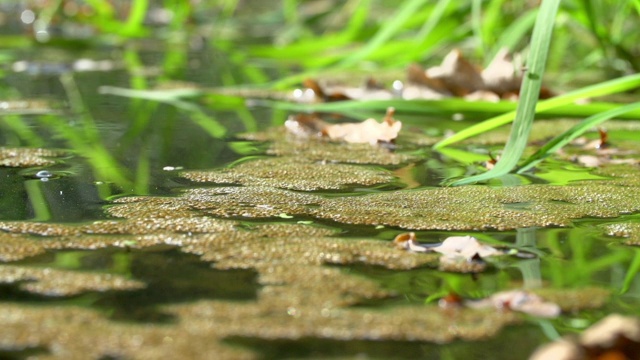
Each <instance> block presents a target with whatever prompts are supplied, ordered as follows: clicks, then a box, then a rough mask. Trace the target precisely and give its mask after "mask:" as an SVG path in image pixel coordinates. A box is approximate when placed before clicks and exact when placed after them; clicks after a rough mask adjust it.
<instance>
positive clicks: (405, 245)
mask: <svg viewBox="0 0 640 360" xmlns="http://www.w3.org/2000/svg"><path fill="white" fill-rule="evenodd" d="M393 242H394V244H395V245H396V247H398V248H400V249H403V250H407V251H411V252H425V253H426V252H437V253H440V254H442V256H441V257H440V265H439V269H440V270H441V271H452V272H462V273H478V272H482V271H484V270H485V268H486V263H485V262H484V258H486V257H489V256H496V255H504V254H505V252H504V251H501V250H498V249H496V248H493V247H491V246H489V245H484V244H482V243H480V242H479V241H478V239H476V238H474V237H472V236H450V237H448V238H446V239H445V240H444V241H443V242H442V244H440V245H436V244H430V245H423V244H420V243H418V241H417V240H416V235H415V233H413V232H410V233H403V234H400V235H398V236H396V237H395V239H394V240H393Z"/></svg>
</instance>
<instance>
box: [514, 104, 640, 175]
mask: <svg viewBox="0 0 640 360" xmlns="http://www.w3.org/2000/svg"><path fill="white" fill-rule="evenodd" d="M638 109H640V102H636V103H633V104H629V105H625V106H620V107H618V108H616V109H611V110H609V111H605V112H602V113H599V114H596V115H593V116H590V117H588V118H586V119H584V120H583V121H581V122H580V123H578V124H576V125H575V126H574V127H572V128H571V129H569V130H567V131H565V132H563V133H562V134H560V135H558V136H556V137H555V138H553V139H552V140H551V141H549V142H548V143H547V144H545V146H543V147H542V148H540V149H539V150H538V151H536V152H535V153H534V154H533V155H531V156H530V157H528V158H527V160H525V162H524V164H522V165H521V167H520V169H519V170H518V173H522V172H525V171H527V170H529V169H531V168H532V167H534V166H536V165H537V164H538V163H539V162H541V161H542V160H544V159H545V158H547V157H548V156H549V155H551V154H553V153H554V152H556V151H558V150H559V149H560V148H562V147H563V146H565V145H566V144H568V143H569V142H571V141H572V140H573V139H575V138H577V137H578V136H580V135H582V134H583V133H584V132H585V131H587V130H589V129H591V128H593V127H594V126H596V125H598V124H601V123H603V122H605V121H607V120H609V119H611V118H614V117H616V116H619V115H621V114H624V113H627V112H630V111H634V110H638Z"/></svg>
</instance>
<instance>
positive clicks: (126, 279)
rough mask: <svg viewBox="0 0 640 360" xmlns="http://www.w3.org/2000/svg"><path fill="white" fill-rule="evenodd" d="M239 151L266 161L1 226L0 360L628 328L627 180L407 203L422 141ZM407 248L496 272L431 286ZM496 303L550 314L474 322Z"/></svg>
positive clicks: (263, 353)
mask: <svg viewBox="0 0 640 360" xmlns="http://www.w3.org/2000/svg"><path fill="white" fill-rule="evenodd" d="M245 139H251V141H256V142H257V143H260V144H263V145H264V144H266V147H265V149H266V150H265V152H264V154H261V155H260V156H251V157H247V158H245V159H243V160H242V161H239V162H235V163H233V164H230V165H229V166H225V167H223V168H216V169H209V170H207V169H204V170H202V169H201V170H193V171H191V170H189V171H183V172H181V173H179V174H177V176H176V181H187V180H188V181H191V182H190V183H189V184H188V185H186V186H184V187H183V188H182V189H180V190H179V191H178V192H176V193H175V194H173V195H172V196H135V197H123V198H119V199H115V200H113V201H111V202H109V203H108V204H106V205H105V206H104V207H103V212H104V216H105V217H107V218H103V219H93V220H91V221H87V222H81V223H65V222H51V221H49V222H39V221H2V222H0V229H2V230H3V232H2V233H0V259H2V260H3V264H2V265H0V287H2V289H3V292H2V294H3V295H2V299H0V300H1V301H2V302H3V306H2V308H1V309H0V325H1V328H2V330H1V331H0V350H1V351H0V353H1V354H3V355H6V356H8V357H26V356H31V355H33V356H37V357H38V358H44V359H46V358H51V359H63V358H64V359H75V358H77V359H86V358H158V357H181V358H203V359H204V358H228V359H240V358H249V359H252V358H286V357H314V356H315V357H318V356H319V357H328V356H333V357H336V356H338V357H340V356H342V357H349V356H356V355H357V354H359V353H360V354H365V356H370V357H373V358H375V357H379V356H382V357H394V356H395V357H404V358H411V357H416V356H422V357H426V356H427V354H426V353H425V352H434V351H435V352H437V353H439V354H440V355H442V356H444V355H445V354H449V355H450V356H466V357H472V358H473V357H474V356H485V355H487V354H483V353H478V351H479V350H478V349H485V348H484V347H483V346H484V345H482V344H493V343H492V341H494V340H493V339H495V341H501V340H500V339H505V338H509V339H510V341H521V342H523V347H522V350H521V351H522V353H521V354H520V355H522V356H526V355H528V354H530V353H532V352H533V350H534V349H535V348H536V347H537V346H538V345H539V344H540V343H543V342H546V341H548V339H547V338H545V336H546V335H545V334H549V333H551V334H552V333H553V331H559V332H562V331H563V325H562V324H566V323H571V322H573V323H579V324H588V323H590V322H591V319H594V318H596V317H598V314H602V313H607V312H612V311H622V312H624V311H626V312H627V313H630V314H632V315H637V314H634V313H633V311H629V310H625V308H626V309H628V306H632V305H634V304H635V303H634V302H633V296H624V295H620V294H618V292H619V290H620V289H619V288H616V286H617V285H620V286H621V287H623V288H625V289H626V290H625V291H626V292H628V293H630V294H632V293H633V291H634V290H633V289H634V288H635V287H636V286H637V284H636V283H635V282H634V276H633V275H634V273H633V272H632V269H633V264H634V263H635V262H636V260H635V250H634V249H633V248H632V247H628V246H627V245H623V243H625V242H626V243H627V244H630V245H635V244H637V237H638V235H637V233H638V229H637V226H635V222H636V221H635V219H636V217H637V216H636V215H635V214H636V213H637V212H638V211H639V210H640V196H638V194H640V186H639V185H640V183H639V182H638V180H637V179H639V178H640V176H638V175H640V169H639V168H638V166H637V165H629V164H625V165H608V166H602V167H601V168H599V169H597V170H594V171H591V173H590V175H591V176H592V177H591V179H592V180H585V181H574V182H571V183H570V184H569V185H564V186H559V185H549V184H543V183H537V184H534V183H526V182H523V183H522V184H521V185H519V186H486V185H478V186H467V187H461V188H441V187H436V186H430V185H420V181H421V180H419V177H421V176H422V175H423V174H421V173H420V172H419V171H418V170H417V169H419V168H420V166H422V165H421V164H424V162H425V161H434V159H436V157H435V154H430V153H424V152H419V151H415V150H416V149H417V148H418V146H419V144H423V143H425V142H428V141H429V140H428V139H420V138H419V137H417V136H415V135H414V136H412V137H410V138H407V139H404V140H403V139H400V140H399V141H398V145H397V147H396V148H383V147H378V146H373V147H372V146H371V145H369V144H337V143H333V142H327V141H324V140H317V139H311V140H309V139H305V140H303V141H301V140H299V139H296V138H292V137H289V136H288V135H284V134H282V133H281V132H279V131H272V132H268V133H262V134H251V135H247V136H245ZM262 142H266V143H262ZM3 153H4V154H6V155H5V158H7V159H15V160H11V161H6V162H5V164H4V165H5V166H20V167H41V166H53V164H56V163H59V162H63V161H64V159H62V158H61V157H62V156H68V155H67V154H65V153H63V152H56V151H51V152H49V151H44V150H36V151H33V150H20V149H8V150H6V151H5V152H3ZM431 157H433V158H431ZM441 161H443V160H441ZM559 161H564V160H559ZM430 166H431V167H430V169H438V168H439V166H438V165H437V164H436V165H435V166H434V165H433V164H432V165H430ZM34 169H35V168H34ZM29 176H30V175H29ZM412 178H413V179H412ZM411 179H412V180H411ZM593 179H595V180H593ZM408 180H411V181H408ZM38 181H40V180H38ZM47 181H56V179H55V178H53V179H49V180H47ZM405 231H415V232H416V233H417V234H418V237H419V239H420V240H421V241H423V242H425V243H427V244H437V243H439V242H440V241H442V240H444V238H445V237H446V236H448V235H450V234H465V235H468V234H471V235H474V236H476V237H478V238H479V239H480V240H481V241H483V242H484V243H488V244H491V245H493V246H496V247H498V248H500V249H502V251H504V253H505V254H506V255H505V256H504V257H500V258H499V259H497V260H486V262H487V263H488V264H487V266H483V267H482V269H483V270H482V271H481V272H473V273H471V274H468V273H464V272H465V271H466V270H465V269H468V268H469V267H468V266H467V265H468V264H466V263H461V264H459V265H460V266H459V267H456V266H453V267H448V268H447V270H448V271H441V270H439V269H438V264H439V257H440V255H439V254H437V253H415V252H407V251H405V250H402V249H398V248H396V247H395V246H394V245H393V243H392V241H391V240H393V238H394V237H395V236H396V235H398V234H401V233H403V232H405ZM470 261H485V260H483V259H472V260H470ZM474 269H475V268H474ZM613 274H618V275H617V279H618V280H615V281H611V282H607V281H605V280H604V279H603V277H606V276H608V275H613ZM507 290H517V291H521V292H517V293H516V294H518V296H524V297H527V298H529V299H534V298H535V299H538V298H540V299H542V301H545V302H549V303H553V304H555V305H557V306H558V307H559V309H560V310H561V312H562V315H561V316H560V317H559V318H556V319H545V318H539V317H537V316H535V315H531V314H527V313H526V312H524V313H523V312H520V311H517V308H516V306H515V304H510V303H509V301H513V300H508V301H507V302H505V301H503V302H501V303H499V304H498V305H497V306H489V307H481V308H479V307H475V306H471V305H472V304H475V303H476V302H477V301H480V300H481V299H491V296H492V295H495V294H500V293H501V292H503V291H507ZM580 321H582V322H580ZM505 327H508V328H509V330H508V333H510V334H512V335H507V332H505V331H504V329H505ZM565 327H566V326H565ZM549 329H554V330H553V331H551V332H549ZM516 335H517V336H516ZM518 336H519V337H518ZM524 339H530V340H531V341H530V342H528V343H527V341H528V340H524ZM458 340H464V341H466V342H460V341H458ZM525 343H526V344H525ZM415 344H421V345H420V346H422V347H416V346H415ZM429 344H434V345H429ZM437 344H440V345H437ZM443 344H449V345H443ZM460 344H469V346H468V347H467V346H461V345H460ZM336 348H337V349H340V350H337V352H334V350H331V349H336ZM291 349H295V350H291ZM485 351H486V350H485ZM374 352H379V353H378V354H376V353H374ZM491 355H492V356H493V358H508V356H509V355H513V354H512V353H510V352H509V351H506V352H501V351H497V352H496V353H493V354H491Z"/></svg>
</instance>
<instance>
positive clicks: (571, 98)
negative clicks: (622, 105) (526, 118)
mask: <svg viewBox="0 0 640 360" xmlns="http://www.w3.org/2000/svg"><path fill="white" fill-rule="evenodd" d="M638 87H640V74H634V75H629V76H624V77H621V78H617V79H613V80H609V81H604V82H601V83H598V84H595V85H591V86H587V87H584V88H581V89H578V90H575V91H571V92H568V93H566V94H564V95H560V96H556V97H554V98H551V99H548V100H544V101H541V102H540V103H539V104H538V106H536V112H538V113H540V112H544V111H548V110H552V109H555V108H558V107H561V106H565V105H569V104H572V103H574V102H575V101H576V100H580V99H585V98H592V97H597V96H604V95H610V94H615V93H620V92H623V91H627V90H630V89H635V88H638ZM576 107H578V106H577V105H576ZM515 117H516V112H515V111H512V112H509V113H506V114H502V115H499V116H496V117H493V118H491V119H487V120H485V121H483V122H481V123H479V124H476V125H473V126H470V127H468V128H466V129H464V130H462V131H460V132H458V133H456V134H454V135H453V136H451V137H448V138H446V139H444V140H442V141H440V142H438V143H437V144H435V145H434V146H433V148H434V149H438V148H441V147H444V146H448V145H451V144H453V143H456V142H459V141H462V140H464V139H467V138H470V137H472V136H475V135H478V134H482V133H485V132H487V131H490V130H493V129H495V128H497V127H500V126H502V125H506V124H508V123H510V122H511V121H512V120H513V119H514V118H515Z"/></svg>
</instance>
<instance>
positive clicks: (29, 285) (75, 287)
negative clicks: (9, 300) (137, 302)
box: [0, 265, 145, 296]
mask: <svg viewBox="0 0 640 360" xmlns="http://www.w3.org/2000/svg"><path fill="white" fill-rule="evenodd" d="M0 283H4V284H8V283H21V284H20V285H19V287H20V289H22V290H24V291H28V292H31V293H36V294H42V295H48V296H71V295H77V294H80V293H83V292H86V291H106V290H136V289H141V288H143V287H144V286H145V284H144V283H142V282H140V281H135V280H129V279H126V278H124V277H122V276H116V275H111V274H97V273H96V274H93V273H80V272H74V271H65V270H57V269H49V268H44V269H41V268H30V267H25V266H12V265H0Z"/></svg>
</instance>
